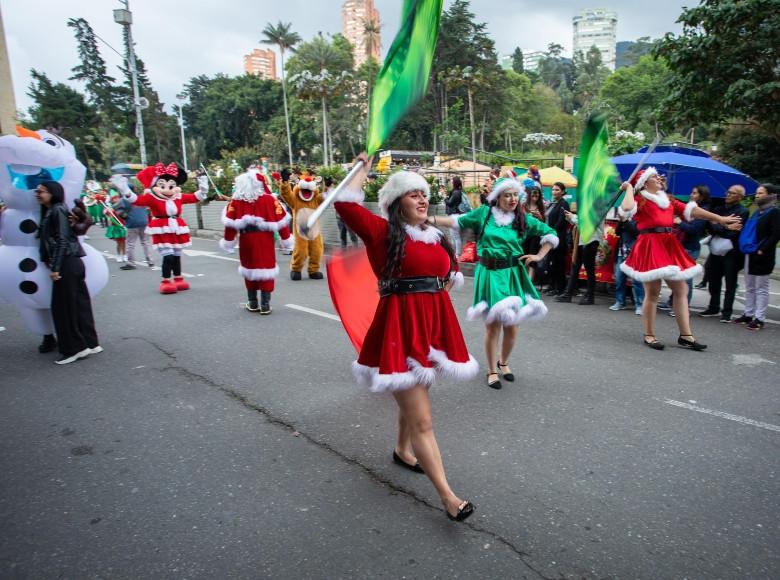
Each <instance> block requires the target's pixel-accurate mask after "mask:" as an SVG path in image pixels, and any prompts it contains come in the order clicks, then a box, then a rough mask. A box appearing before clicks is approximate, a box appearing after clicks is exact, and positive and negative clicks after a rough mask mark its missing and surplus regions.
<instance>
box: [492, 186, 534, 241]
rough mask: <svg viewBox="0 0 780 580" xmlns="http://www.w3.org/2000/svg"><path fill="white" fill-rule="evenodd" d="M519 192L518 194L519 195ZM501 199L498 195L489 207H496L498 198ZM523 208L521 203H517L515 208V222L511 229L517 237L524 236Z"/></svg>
mask: <svg viewBox="0 0 780 580" xmlns="http://www.w3.org/2000/svg"><path fill="white" fill-rule="evenodd" d="M502 193H503V192H502ZM519 193H520V192H518V195H519ZM499 197H501V194H498V195H497V196H496V198H495V199H494V200H493V201H491V202H490V207H491V208H493V207H498V198H499ZM525 226H526V223H525V208H524V207H523V204H522V203H518V204H517V206H516V207H515V220H514V221H513V222H512V229H514V230H515V231H516V232H517V235H518V236H522V235H524V234H525Z"/></svg>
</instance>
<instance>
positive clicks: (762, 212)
mask: <svg viewBox="0 0 780 580" xmlns="http://www.w3.org/2000/svg"><path fill="white" fill-rule="evenodd" d="M778 192H780V187H778V186H776V185H772V184H771V183H764V184H762V185H760V186H758V189H757V190H756V205H757V206H758V209H757V210H756V212H755V213H754V214H753V215H752V216H751V218H750V220H751V221H752V220H756V223H755V224H751V225H755V236H753V238H754V239H753V240H752V242H753V246H754V247H746V246H745V244H744V242H743V240H742V239H741V240H740V242H743V249H745V251H746V253H745V312H744V313H743V314H742V316H740V317H739V318H737V319H736V320H735V321H734V322H736V323H738V324H742V323H747V328H748V329H750V330H761V329H762V328H764V321H765V320H766V309H767V306H768V305H769V276H770V274H771V273H772V270H774V267H775V248H776V247H777V244H778V242H780V209H778V208H777V194H778ZM751 229H752V228H751V227H746V228H745V231H746V233H747V232H748V231H750V230H751ZM745 242H750V240H745ZM751 249H755V251H754V252H748V250H751Z"/></svg>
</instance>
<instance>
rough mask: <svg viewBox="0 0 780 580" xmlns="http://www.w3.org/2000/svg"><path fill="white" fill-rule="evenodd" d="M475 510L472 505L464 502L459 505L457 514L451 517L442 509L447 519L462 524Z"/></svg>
mask: <svg viewBox="0 0 780 580" xmlns="http://www.w3.org/2000/svg"><path fill="white" fill-rule="evenodd" d="M476 509H477V508H476V506H475V505H474V504H473V503H471V502H470V501H468V500H466V501H464V502H463V503H462V504H460V507H458V513H457V514H455V515H454V516H453V515H451V514H450V512H448V511H447V509H446V508H445V509H444V513H446V514H447V517H448V518H450V519H451V520H452V521H454V522H462V521H463V520H465V519H466V518H468V517H469V516H471V514H473V513H474V511H475V510H476Z"/></svg>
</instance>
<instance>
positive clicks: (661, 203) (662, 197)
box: [639, 190, 672, 209]
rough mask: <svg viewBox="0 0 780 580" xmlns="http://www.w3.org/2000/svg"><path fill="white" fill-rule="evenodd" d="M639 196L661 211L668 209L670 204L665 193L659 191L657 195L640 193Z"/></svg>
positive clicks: (645, 192)
mask: <svg viewBox="0 0 780 580" xmlns="http://www.w3.org/2000/svg"><path fill="white" fill-rule="evenodd" d="M639 195H641V196H642V197H644V198H645V199H646V200H648V201H652V202H653V203H654V204H655V205H657V206H658V207H660V208H661V209H666V208H667V207H669V204H670V203H672V202H671V201H669V196H668V195H666V192H665V191H661V190H659V191H658V193H650V192H649V191H644V190H642V191H640V192H639Z"/></svg>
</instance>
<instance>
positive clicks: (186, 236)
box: [132, 193, 200, 250]
mask: <svg viewBox="0 0 780 580" xmlns="http://www.w3.org/2000/svg"><path fill="white" fill-rule="evenodd" d="M199 201H200V199H199V198H198V196H197V195H196V194H194V193H182V194H181V196H179V198H178V199H169V200H163V199H160V198H158V197H155V196H154V195H152V194H151V193H145V194H143V195H139V196H138V197H137V198H136V199H135V200H133V202H132V203H133V205H140V206H143V207H148V208H149V211H150V212H151V216H149V225H148V226H146V233H147V234H151V236H152V244H153V245H154V247H155V248H157V249H158V250H159V249H164V248H170V249H174V250H180V249H181V248H188V247H189V246H191V245H192V242H191V241H190V228H189V226H188V225H187V222H186V221H184V219H183V218H182V217H181V206H182V205H184V204H185V203H198V202H199Z"/></svg>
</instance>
